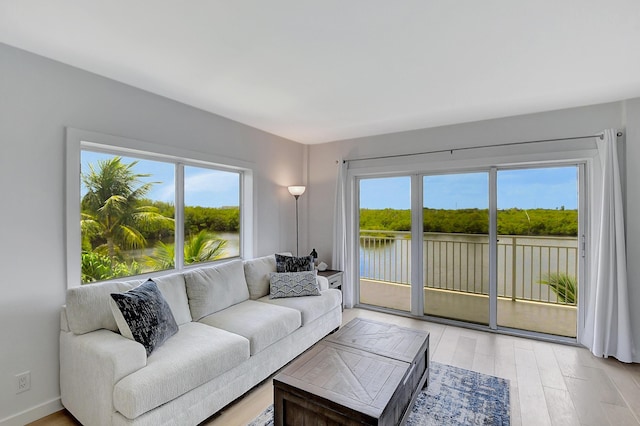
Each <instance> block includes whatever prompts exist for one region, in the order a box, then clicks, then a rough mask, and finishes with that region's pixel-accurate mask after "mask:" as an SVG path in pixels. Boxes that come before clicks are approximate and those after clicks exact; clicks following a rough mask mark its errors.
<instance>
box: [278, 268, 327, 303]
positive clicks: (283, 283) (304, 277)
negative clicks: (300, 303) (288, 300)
mask: <svg viewBox="0 0 640 426" xmlns="http://www.w3.org/2000/svg"><path fill="white" fill-rule="evenodd" d="M269 283H270V290H271V292H270V295H269V298H270V299H278V298H283V297H298V296H320V289H319V288H318V282H317V281H316V271H305V272H281V273H277V272H271V273H270V274H269Z"/></svg>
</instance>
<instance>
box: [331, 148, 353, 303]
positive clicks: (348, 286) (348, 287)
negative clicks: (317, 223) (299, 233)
mask: <svg viewBox="0 0 640 426" xmlns="http://www.w3.org/2000/svg"><path fill="white" fill-rule="evenodd" d="M337 166H338V167H337V168H338V171H337V173H338V176H337V179H336V200H335V210H334V214H333V257H332V259H331V266H332V268H333V269H338V270H340V271H343V274H342V279H343V281H342V298H343V302H344V307H345V308H351V307H353V283H352V282H351V275H350V271H349V263H348V262H347V198H346V192H347V191H346V189H347V182H346V179H347V166H348V165H347V163H346V162H345V161H343V160H342V159H340V160H339V161H338V165H337Z"/></svg>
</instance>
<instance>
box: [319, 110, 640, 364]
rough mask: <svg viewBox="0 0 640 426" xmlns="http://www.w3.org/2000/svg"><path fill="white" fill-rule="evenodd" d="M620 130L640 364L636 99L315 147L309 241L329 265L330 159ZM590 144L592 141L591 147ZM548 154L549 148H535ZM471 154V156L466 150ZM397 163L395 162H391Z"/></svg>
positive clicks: (639, 123)
mask: <svg viewBox="0 0 640 426" xmlns="http://www.w3.org/2000/svg"><path fill="white" fill-rule="evenodd" d="M625 126H626V129H627V130H626V131H625V133H626V144H625V145H626V147H625V148H626V164H624V165H623V170H625V169H626V177H627V180H628V182H629V185H628V189H629V191H628V193H627V196H626V199H627V218H629V220H628V221H627V245H628V258H629V262H628V263H629V292H630V304H631V312H632V323H633V326H634V328H633V330H634V335H635V346H636V348H637V349H636V354H635V360H636V361H637V362H640V262H638V260H639V259H640V225H639V224H638V221H637V220H634V218H636V217H640V194H639V193H638V190H637V188H636V186H637V185H635V183H636V182H639V181H640V168H638V167H637V163H638V162H640V99H634V100H631V101H628V102H616V103H609V104H602V105H595V106H588V107H582V108H572V109H567V110H559V111H550V112H545V113H540V114H530V115H523V116H516V117H509V118H503V119H496V120H486V121H480V122H474V123H465V124H459V125H452V126H443V127H438V128H432V129H422V130H415V131H409V132H402V133H393V134H387V135H378V136H373V137H367V138H360V139H351V140H345V141H339V142H332V143H327V144H321V145H312V146H311V147H310V151H309V157H310V161H309V171H308V174H309V182H310V187H309V195H310V201H309V211H310V216H309V224H310V229H309V242H310V244H311V245H312V246H314V247H315V248H316V249H317V251H318V254H319V256H320V258H321V259H322V260H325V261H327V260H328V263H330V260H331V252H332V233H331V230H332V223H333V212H332V208H333V198H334V193H335V180H336V174H337V168H336V167H337V164H336V160H338V159H340V158H348V159H353V158H363V157H374V156H384V155H394V154H402V153H415V152H425V151H433V150H438V149H446V148H460V147H471V146H481V145H491V144H500V143H509V142H519V141H528V140H541V139H550V138H562V137H571V136H582V135H593V134H596V133H598V132H600V131H602V130H603V129H606V128H618V129H624V127H625ZM591 143H592V142H591ZM539 146H540V149H546V150H554V149H555V146H554V144H543V145H539ZM466 152H467V153H468V152H475V151H466ZM396 162H397V160H396Z"/></svg>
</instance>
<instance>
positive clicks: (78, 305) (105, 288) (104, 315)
mask: <svg viewBox="0 0 640 426" xmlns="http://www.w3.org/2000/svg"><path fill="white" fill-rule="evenodd" d="M136 285H137V283H136V284H128V283H121V282H112V283H97V284H85V285H82V286H80V287H74V288H70V289H68V290H67V321H68V323H69V329H70V330H71V331H72V332H73V333H74V334H85V333H89V332H91V331H95V330H99V329H101V328H105V329H107V330H111V331H118V324H116V320H115V318H114V317H113V313H112V312H111V308H110V305H109V300H110V299H111V293H120V292H123V291H127V290H131V289H132V288H134V287H136Z"/></svg>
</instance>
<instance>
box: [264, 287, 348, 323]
mask: <svg viewBox="0 0 640 426" xmlns="http://www.w3.org/2000/svg"><path fill="white" fill-rule="evenodd" d="M258 302H264V303H268V304H271V305H277V306H283V307H287V308H292V309H295V310H297V311H300V314H301V316H302V318H301V319H302V325H303V326H305V325H307V324H309V323H310V322H312V321H314V320H316V319H318V318H319V317H321V316H322V315H324V314H326V313H327V312H329V311H330V310H332V309H334V308H335V307H337V306H340V305H341V304H342V293H341V292H340V290H336V289H327V290H324V291H321V292H320V297H313V296H307V297H290V298H286V299H270V298H269V296H265V297H262V298H260V299H258Z"/></svg>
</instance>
